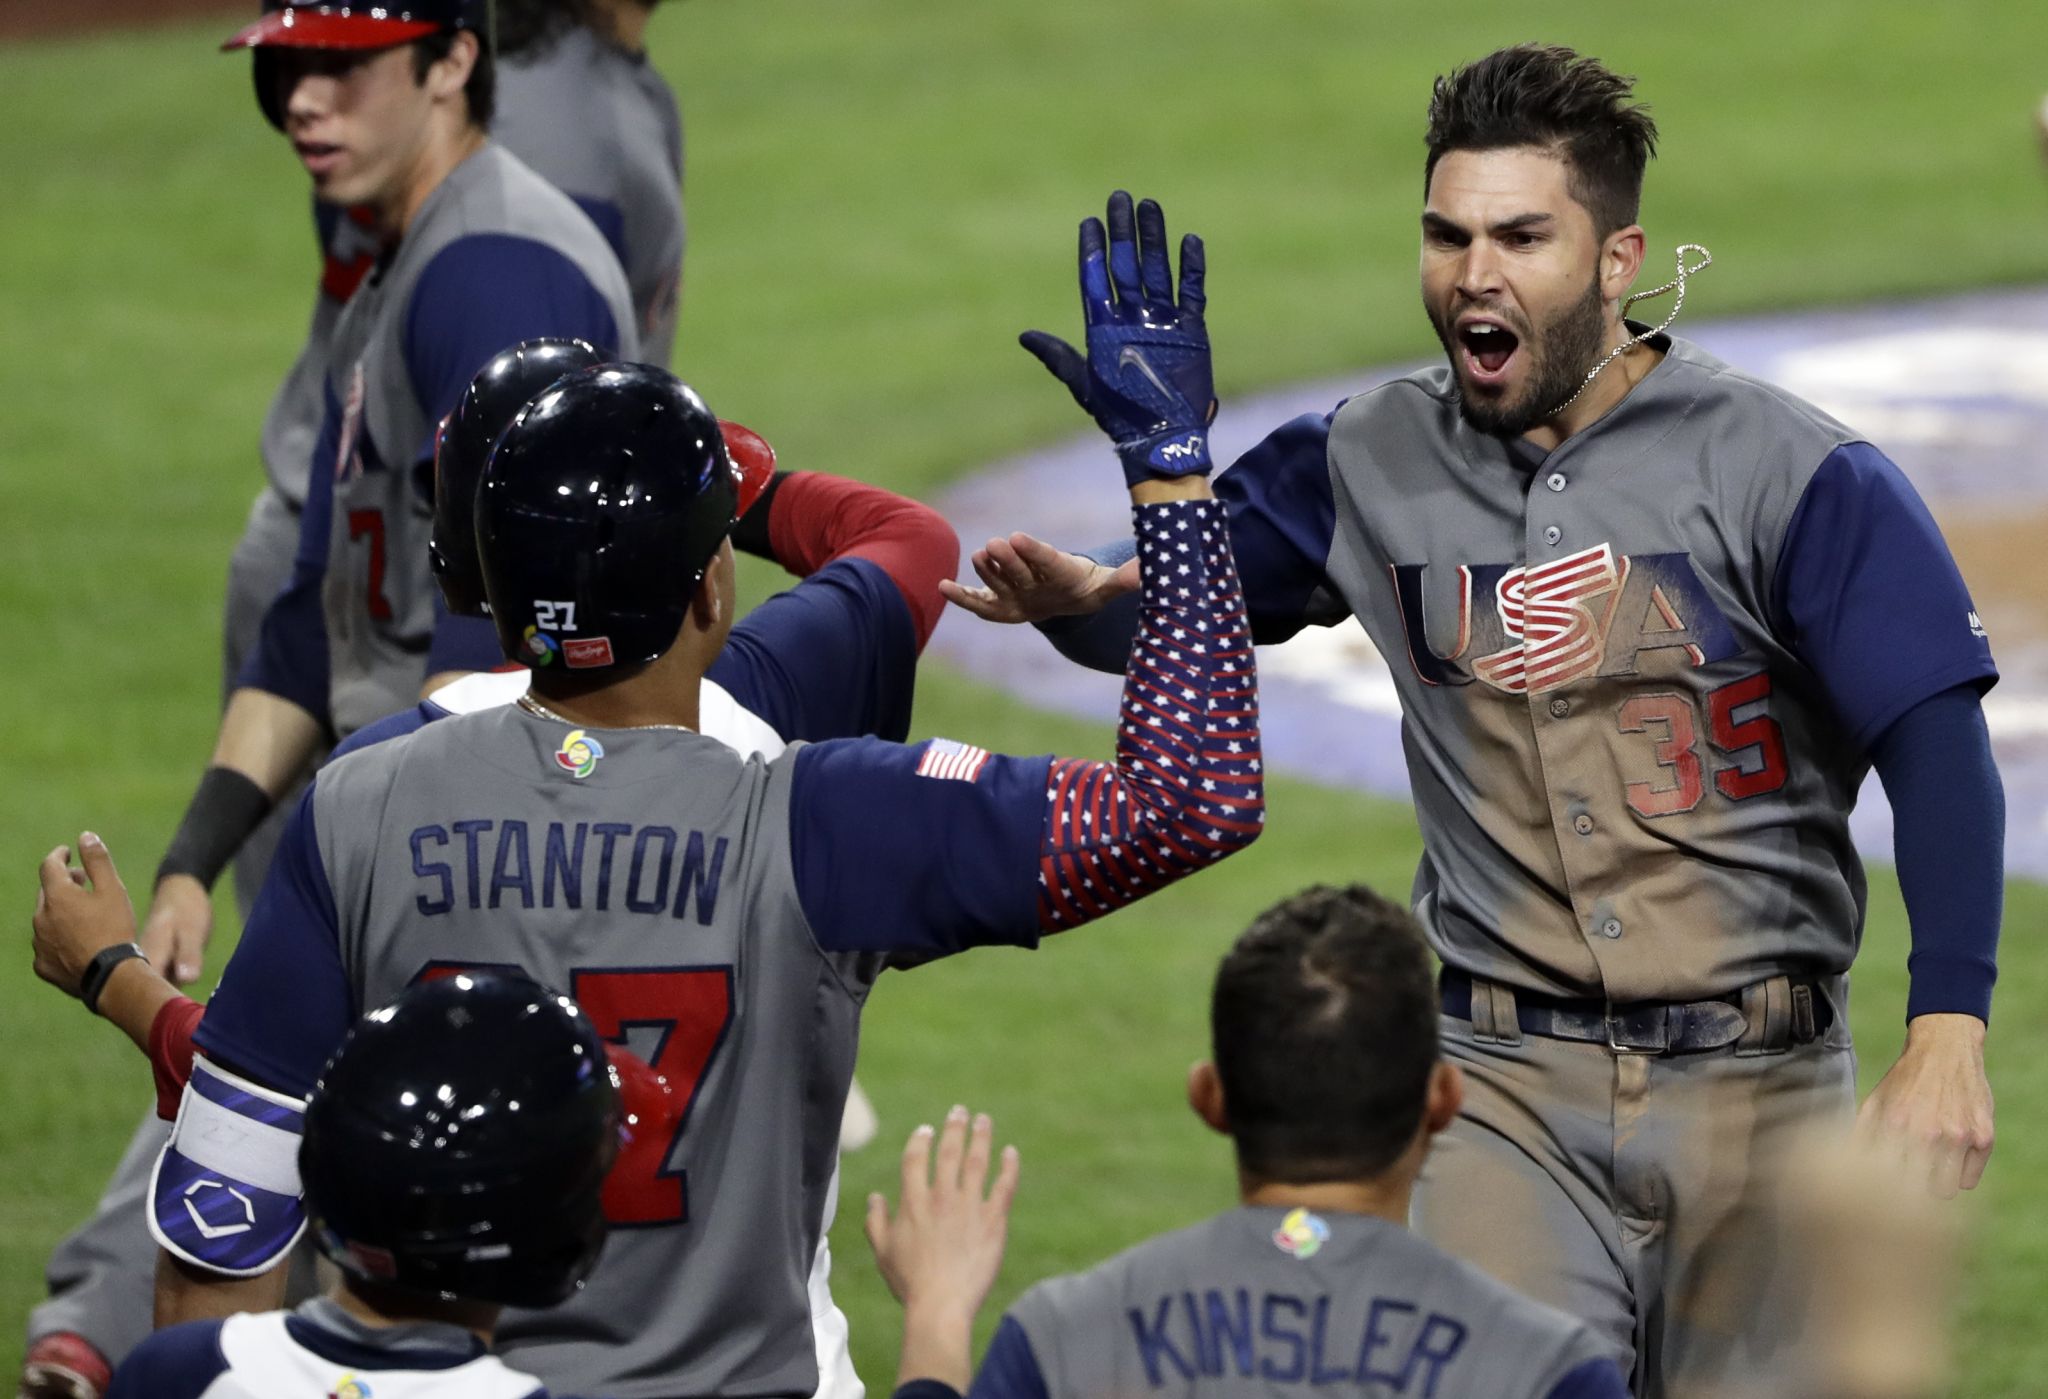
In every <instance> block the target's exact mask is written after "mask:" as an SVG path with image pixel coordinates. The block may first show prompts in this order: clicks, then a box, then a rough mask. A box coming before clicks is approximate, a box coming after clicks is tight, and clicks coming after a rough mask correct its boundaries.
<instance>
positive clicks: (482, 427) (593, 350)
mask: <svg viewBox="0 0 2048 1399" xmlns="http://www.w3.org/2000/svg"><path fill="white" fill-rule="evenodd" d="M610 358H611V356H610V355H607V354H605V353H604V352H603V351H602V350H600V349H598V348H597V346H595V345H593V344H591V343H590V342H589V341H587V340H566V339H560V340H558V339H548V338H542V339H537V340H522V341H521V342H520V343H519V344H517V345H514V346H513V347H512V348H511V349H509V350H500V351H499V352H498V353H497V354H495V355H493V356H492V357H491V362H490V363H489V364H486V365H485V366H484V367H483V368H482V369H480V370H478V371H477V376H476V377H475V378H474V379H472V380H470V381H469V388H468V389H467V390H465V391H464V393H463V395H462V401H461V402H460V403H458V404H456V405H455V411H454V412H453V413H450V414H449V415H448V419H447V421H446V422H444V423H442V424H441V430H440V431H439V432H438V433H436V434H435V436H434V533H433V537H432V539H431V540H430V541H429V542H428V544H427V559H428V562H429V563H431V564H432V566H433V569H434V576H435V577H437V578H439V579H440V580H441V596H442V597H444V598H446V599H447V602H448V610H449V611H450V612H453V613H455V614H456V615H457V616H461V617H482V616H484V615H485V614H486V613H487V612H489V610H490V609H489V608H488V607H487V606H486V605H485V603H484V575H483V571H482V570H481V569H479V568H478V567H477V562H476V487H477V482H478V481H479V480H481V479H482V477H483V474H484V464H485V463H486V462H488V461H489V460H490V459H491V448H493V447H495V446H496V445H497V443H498V438H499V436H500V435H501V434H503V433H504V431H505V428H506V427H507V426H508V425H509V424H510V423H511V421H512V419H513V418H514V417H516V416H517V415H518V413H519V410H520V409H522V408H524V407H525V406H526V405H527V404H529V403H531V402H532V401H533V400H534V399H535V398H537V397H539V396H540V392H541V390H542V389H545V388H546V387H547V386H548V385H550V384H552V383H554V382H555V380H557V379H559V378H561V377H562V376H563V375H564V374H567V373H570V372H571V371H573V370H577V369H588V368H590V367H591V366H592V365H598V364H603V363H605V362H606V361H607V360H609V359H610Z"/></svg>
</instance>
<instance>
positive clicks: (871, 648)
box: [41, 339, 958, 1399]
mask: <svg viewBox="0 0 2048 1399" xmlns="http://www.w3.org/2000/svg"><path fill="white" fill-rule="evenodd" d="M604 362H605V357H604V355H603V353H602V352H601V351H599V350H598V349H596V347H594V346H592V345H589V344H587V343H585V342H582V341H573V340H548V339H541V340H534V341H527V342H523V343H522V344H520V345H517V346H514V347H512V348H511V349H508V350H505V351H503V352H501V353H500V354H498V355H496V356H494V357H493V358H492V360H491V361H490V362H489V363H488V364H486V365H485V366H484V368H483V369H482V370H481V371H479V373H478V374H477V376H476V378H475V379H474V380H473V381H472V382H471V384H470V387H469V388H468V390H467V391H466V392H465V393H464V395H463V398H462V400H461V402H460V403H459V404H458V405H457V407H456V409H455V411H454V413H453V414H451V415H450V417H449V419H448V421H447V423H446V424H444V426H443V427H442V429H441V431H440V435H439V439H438V442H437V450H436V452H435V455H434V470H435V478H436V479H435V490H434V521H433V537H432V539H431V541H430V544H429V548H428V552H429V555H430V558H431V562H432V566H433V571H434V573H435V576H436V579H437V581H438V583H439V585H440V588H441V592H442V595H443V601H444V602H445V604H446V606H447V608H448V610H449V611H450V612H451V613H452V614H454V615H457V616H474V617H483V616H485V615H486V611H485V603H484V588H483V578H482V572H481V569H480V568H479V566H478V564H477V559H476V546H475V527H474V508H473V507H474V501H475V495H476V484H477V481H478V479H479V478H480V477H481V475H482V473H483V467H484V464H485V462H486V460H487V459H488V456H489V452H490V448H491V446H492V445H493V444H494V443H495V442H496V440H497V438H498V436H499V434H500V433H501V432H502V431H503V429H504V427H505V426H506V425H507V424H508V423H510V421H511V420H512V418H513V417H514V416H515V415H516V413H517V412H518V410H519V409H520V408H521V407H523V406H524V405H525V404H526V403H527V402H528V401H529V400H530V399H532V398H534V397H536V396H537V395H538V394H539V393H540V391H541V390H543V389H545V388H546V387H547V386H548V385H550V384H552V383H553V382H554V381H555V380H556V379H558V378H560V377H561V376H562V375H564V374H565V373H567V372H569V371H571V370H574V369H578V368H587V367H591V366H594V365H597V364H601V363H604ZM720 428H721V433H722V436H723V437H724V439H725V441H726V442H727V443H728V444H729V445H730V446H731V448H732V457H733V462H734V465H735V468H736V471H737V478H736V479H737V482H738V485H737V509H738V513H739V516H740V521H739V523H738V524H737V525H736V526H735V528H734V538H735V540H736V541H738V542H740V543H741V544H742V545H743V546H744V547H746V548H747V549H748V550H749V551H750V552H754V553H758V554H760V555H761V556H762V557H765V558H770V559H774V560H776V561H777V562H779V563H781V564H782V565H783V566H785V567H786V568H788V569H789V570H790V571H791V572H793V573H796V574H798V575H799V576H800V577H802V579H803V581H802V582H800V583H799V584H798V585H797V586H796V587H795V588H792V589H790V590H789V591H787V592H784V593H781V594H778V595H776V596H775V597H773V598H770V599H768V600H767V601H766V602H764V603H762V604H761V605H760V606H758V607H756V608H754V609H753V610H752V611H751V612H749V614H748V615H747V616H746V617H744V618H742V619H741V620H740V621H739V622H738V623H737V624H735V626H734V628H733V631H732V633H731V635H730V636H729V637H728V638H727V642H726V646H725V648H724V649H723V650H722V651H721V652H720V653H719V657H718V660H717V661H716V662H715V663H714V664H713V666H712V667H711V670H710V672H709V673H708V674H707V676H706V678H705V680H704V682H703V685H702V687H701V691H700V731H701V732H703V733H705V734H707V735H709V736H712V737H715V738H718V739H720V740H721V741H723V742H725V743H726V744H728V745H729V746H730V747H732V748H733V749H735V750H736V751H737V752H740V753H742V754H759V755H760V756H762V757H764V758H772V757H774V756H776V755H777V754H779V753H781V752H782V751H783V749H784V748H785V747H786V746H787V740H786V739H785V737H784V735H785V734H788V735H790V736H791V737H795V738H803V739H820V738H838V737H852V736H857V735H861V734H868V733H873V734H879V735H881V736H883V737H887V738H894V739H901V738H902V737H903V736H905V735H906V734H907V733H908V731H909V724H910V711H911V702H912V699H913V692H914V684H915V676H916V664H917V657H918V654H919V652H920V651H921V650H922V648H923V645H924V643H925V641H926V640H928V639H929V637H930V634H931V630H932V627H933V626H934V625H936V623H937V620H938V612H939V610H940V608H941V607H942V606H943V603H942V602H941V601H940V599H939V596H938V592H937V586H936V585H937V582H938V580H939V579H941V578H944V577H949V576H951V574H952V573H953V571H954V568H955V566H956V564H957V562H958V547H957V542H956V540H955V538H954V535H953V532H952V528H951V526H949V525H948V524H947V523H946V522H945V520H944V519H943V518H942V517H940V516H939V515H938V514H937V513H936V512H934V511H932V510H931V509H929V508H928V507H926V506H923V505H920V504H918V503H917V502H915V501H911V500H908V499H905V498H904V497H901V496H897V495H894V494H892V493H890V492H888V491H884V490H881V489H880V488H878V487H874V486H868V485H865V484H863V483H860V482H856V481H848V480H843V479H841V478H836V477H831V476H825V475H820V474H817V473H811V472H797V473H776V472H775V471H774V452H773V450H772V449H771V448H770V447H769V446H768V444H767V443H766V442H765V441H763V440H762V439H761V438H760V437H759V436H758V435H756V434H754V433H752V432H749V431H748V430H747V429H745V428H743V427H739V426H738V425H736V424H732V423H721V424H720ZM527 683H528V673H527V671H526V670H525V669H524V668H523V667H522V668H521V669H519V670H518V671H516V672H510V673H501V672H478V673H476V674H473V675H471V676H468V677H466V678H465V679H463V680H460V681H457V682H455V683H453V684H451V685H448V686H444V687H443V688H441V689H440V690H437V691H436V692H435V693H434V694H433V695H431V696H430V697H428V698H427V699H425V700H422V701H421V702H420V703H419V704H418V705H417V706H414V707H412V708H409V709H407V710H403V711H401V712H400V713H398V714H396V715H392V716H390V717H389V718H387V719H384V720H380V721H378V722H377V723H375V724H371V725H368V726H367V727H365V728H363V729H359V730H358V731H357V732H356V733H355V734H354V735H353V736H351V737H350V738H349V739H348V740H347V742H345V743H344V744H342V745H341V747H340V748H339V749H337V750H336V755H337V756H341V755H343V754H346V753H348V752H352V751H354V750H355V749H357V748H359V747H363V746H367V745H368V744H369V743H372V742H376V741H381V740H382V739H384V738H389V737H393V736H396V735H398V734H403V733H409V732H411V731H413V730H414V729H417V728H418V727H420V726H421V725H422V724H423V723H427V722H431V721H432V720H434V719H439V718H445V717H447V716H448V715H449V714H451V713H470V712H475V711H477V710H480V709H484V708H489V707H491V706H494V705H501V704H510V703H512V702H514V700H516V699H517V698H518V696H519V695H521V694H523V693H524V692H525V690H526V687H527ZM200 1016H201V1007H200V1006H199V1004H198V1003H197V1002H194V1001H191V1000H189V999H187V998H185V997H182V996H181V997H177V998H175V999H173V1000H171V1001H169V1002H167V1003H165V1004H164V1005H163V1006H162V1007H161V1008H159V1009H157V1010H156V1011H155V1013H154V1014H153V1015H151V1016H150V1017H149V1018H148V1019H146V1020H138V1021H136V1022H135V1023H133V1024H131V1025H126V1026H124V1028H126V1029H127V1030H128V1031H129V1033H130V1036H131V1038H133V1039H134V1041H135V1042H136V1044H137V1045H138V1047H140V1048H142V1049H143V1051H144V1052H145V1053H146V1054H147V1055H148V1056H149V1057H150V1059H151V1062H152V1066H153V1069H154V1071H155V1073H156V1076H157V1084H158V1113H160V1114H161V1119H162V1120H161V1122H160V1121H159V1120H158V1118H157V1117H156V1116H154V1115H153V1116H152V1117H151V1118H150V1119H149V1123H148V1128H149V1130H147V1131H145V1132H143V1133H138V1136H137V1142H138V1143H144V1144H146V1145H147V1147H148V1150H147V1152H146V1154H145V1153H144V1152H142V1151H139V1150H131V1153H130V1157H131V1158H132V1159H129V1160H124V1163H123V1168H122V1171H121V1172H120V1174H119V1175H117V1177H116V1180H115V1181H114V1183H113V1184H112V1185H111V1186H110V1187H109V1189H108V1193H107V1197H106V1201H105V1202H104V1203H103V1209H102V1213H101V1216H100V1217H99V1218H98V1219H96V1220H95V1221H94V1224H93V1225H92V1226H89V1227H88V1229H87V1230H86V1231H82V1233H81V1235H80V1237H81V1238H87V1239H91V1240H94V1241H96V1242H97V1243H98V1255H99V1266H98V1269H97V1272H96V1277H97V1279H98V1281H99V1283H100V1287H99V1291H100V1293H101V1294H102V1295H103V1296H105V1297H110V1298H113V1299H116V1300H117V1301H118V1302H119V1303H120V1304H121V1305H122V1306H123V1307H124V1308H125V1310H124V1311H123V1312H121V1313H120V1314H118V1315H114V1316H111V1317H95V1318H94V1321H95V1323H96V1329H95V1332H94V1334H96V1335H97V1336H105V1335H107V1334H108V1333H110V1332H111V1333H112V1334H113V1335H116V1336H119V1335H124V1334H128V1333H131V1332H132V1334H133V1336H134V1337H135V1339H138V1340H139V1339H140V1337H141V1336H142V1335H144V1334H146V1333H147V1330H148V1326H149V1308H150V1296H151V1289H152V1283H151V1275H152V1273H153V1271H154V1261H155V1244H154V1242H153V1241H151V1240H150V1238H149V1233H148V1229H147V1226H146V1224H145V1222H144V1213H143V1210H144V1205H143V1202H144V1200H145V1198H146V1195H147V1191H148V1181H149V1176H150V1171H151V1168H152V1167H153V1166H154V1164H155V1160H156V1156H157V1154H158V1153H159V1152H160V1151H161V1150H162V1147H163V1144H164V1142H165V1140H166V1139H167V1137H168V1131H169V1129H168V1125H167V1124H168V1122H169V1120H170V1119H171V1118H172V1117H174V1116H175V1115H176V1112H177V1106H178V1103H179V1102H180V1100H181V1098H182V1096H183V1092H184V1085H185V1082H186V1080H187V1079H188V1078H189V1076H190V1074H191V1064H192V1057H193V1049H192V1036H193V1032H194V1030H195V1029H196V1027H197V1025H198V1023H199V1020H200ZM853 1091H854V1092H857V1091H858V1090H857V1088H856V1089H854V1090H853ZM869 1130H872V1129H871V1128H870V1129H869ZM844 1140H845V1139H844V1136H843V1135H842V1145H843V1144H844ZM836 1194H837V1191H836V1177H835V1188H834V1189H833V1190H831V1191H829V1192H828V1205H827V1215H826V1220H825V1226H824V1228H821V1230H820V1234H819V1242H818V1251H817V1258H816V1261H815V1264H814V1266H813V1270H812V1274H811V1280H810V1285H811V1296H812V1303H813V1315H812V1325H813V1331H814V1333H815V1335H816V1337H817V1341H818V1361H819V1367H820V1372H821V1382H820V1389H819V1392H820V1393H821V1394H823V1395H826V1396H827V1399H858V1396H859V1394H860V1392H861V1384H860V1380H859V1377H858V1376H857V1375H856V1374H855V1373H854V1370H853V1366H852V1358H851V1355H850V1354H849V1353H848V1351H847V1348H846V1331H847V1326H846V1318H845V1316H844V1315H843V1314H842V1313H841V1312H840V1311H839V1309H838V1307H837V1305H836V1303H834V1301H833V1299H832V1295H831V1290H830V1273H831V1250H830V1248H829V1245H828V1243H827V1241H826V1239H825V1236H824V1235H825V1229H828V1228H829V1226H830V1215H831V1201H832V1200H833V1199H835V1198H836ZM303 1253H304V1250H300V1251H299V1255H298V1256H303ZM291 1290H292V1291H309V1290H310V1288H308V1287H303V1286H300V1285H299V1284H297V1283H295V1284H294V1287H293V1288H292V1289H291ZM64 1300H65V1302H66V1304H67V1305H68V1306H69V1307H70V1308H71V1309H74V1310H76V1309H78V1308H79V1301H78V1299H75V1298H66V1299H64ZM102 1310H105V1308H104V1307H103V1309H102ZM81 1343H82V1338H81ZM102 1344H105V1342H102ZM129 1344H130V1345H132V1344H133V1342H132V1341H131V1342H129ZM126 1349H127V1347H125V1346H124V1347H121V1348H118V1349H116V1348H113V1347H111V1346H109V1348H108V1349H107V1350H105V1351H99V1349H98V1347H94V1351H95V1353H94V1354H91V1355H78V1354H77V1347H76V1345H75V1344H74V1345H73V1346H72V1347H71V1349H70V1351H69V1353H68V1354H66V1356H65V1358H66V1359H67V1360H68V1361H69V1363H65V1364H63V1365H62V1366H61V1368H62V1369H63V1370H68V1371H70V1372H71V1375H72V1376H74V1377H76V1378H75V1379H74V1380H72V1381H71V1382H72V1383H73V1384H74V1385H78V1384H86V1383H94V1384H98V1385H103V1384H104V1378H103V1377H101V1378H100V1379H98V1380H95V1378H94V1373H95V1369H96V1368H97V1369H99V1370H104V1369H106V1368H110V1367H109V1362H111V1361H118V1360H119V1359H120V1357H121V1355H123V1354H125V1353H126ZM73 1357H75V1358H73ZM41 1364H42V1367H43V1369H44V1371H45V1372H46V1373H48V1372H54V1371H57V1370H58V1369H59V1363H58V1357H57V1356H55V1355H53V1356H51V1357H50V1358H49V1359H47V1360H45V1361H43V1362H41Z"/></svg>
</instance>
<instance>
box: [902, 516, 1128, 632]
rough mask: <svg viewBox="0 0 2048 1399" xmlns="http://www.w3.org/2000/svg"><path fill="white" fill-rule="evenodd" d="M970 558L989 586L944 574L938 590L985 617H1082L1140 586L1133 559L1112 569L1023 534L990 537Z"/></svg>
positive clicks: (993, 619)
mask: <svg viewBox="0 0 2048 1399" xmlns="http://www.w3.org/2000/svg"><path fill="white" fill-rule="evenodd" d="M969 562H970V563H972V564H973V565H974V571H975V573H976V574H977V575H979V577H980V578H981V581H982V582H983V583H985V584H987V585H988V586H986V587H982V588H970V587H968V586H966V585H965V584H963V583H956V582H954V581H953V580H952V579H950V578H945V579H941V580H940V581H939V594H940V596H942V597H944V598H945V599H946V600H947V601H948V602H951V603H953V604H954V605H956V606H959V607H964V608H966V609H967V610H968V611H969V612H972V613H973V614H974V615H975V616H977V617H979V618H981V619H982V620H983V621H986V622H1043V621H1046V620H1047V619H1049V618H1052V617H1077V616H1082V615H1085V614H1087V613H1090V612H1099V611H1101V610H1102V609H1103V607H1105V606H1107V605H1108V604H1109V603H1111V602H1114V601H1115V600H1116V599H1117V598H1120V597H1122V596H1123V595H1124V594H1126V593H1133V592H1136V591H1137V590H1138V561H1137V560H1136V559H1135V558H1133V559H1129V560H1126V561H1125V562H1124V564H1123V565H1122V566H1121V567H1118V568H1111V567H1110V566H1108V565H1107V564H1100V563H1097V562H1096V561H1095V560H1093V559H1091V558H1087V557H1085V556H1083V555H1080V554H1070V553H1068V552H1067V551H1066V550H1064V549H1059V548H1055V547H1054V546H1053V545H1050V544H1047V543H1046V542H1045V541H1044V540H1042V539H1034V538H1033V537H1032V536H1030V535H1028V534H1023V533H1018V534H1013V535H1011V536H1010V537H1009V538H1007V539H991V540H990V541H989V542H988V543H987V545H985V546H984V547H982V548H980V549H976V550H975V551H974V553H973V554H972V555H971V556H970V558H969Z"/></svg>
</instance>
